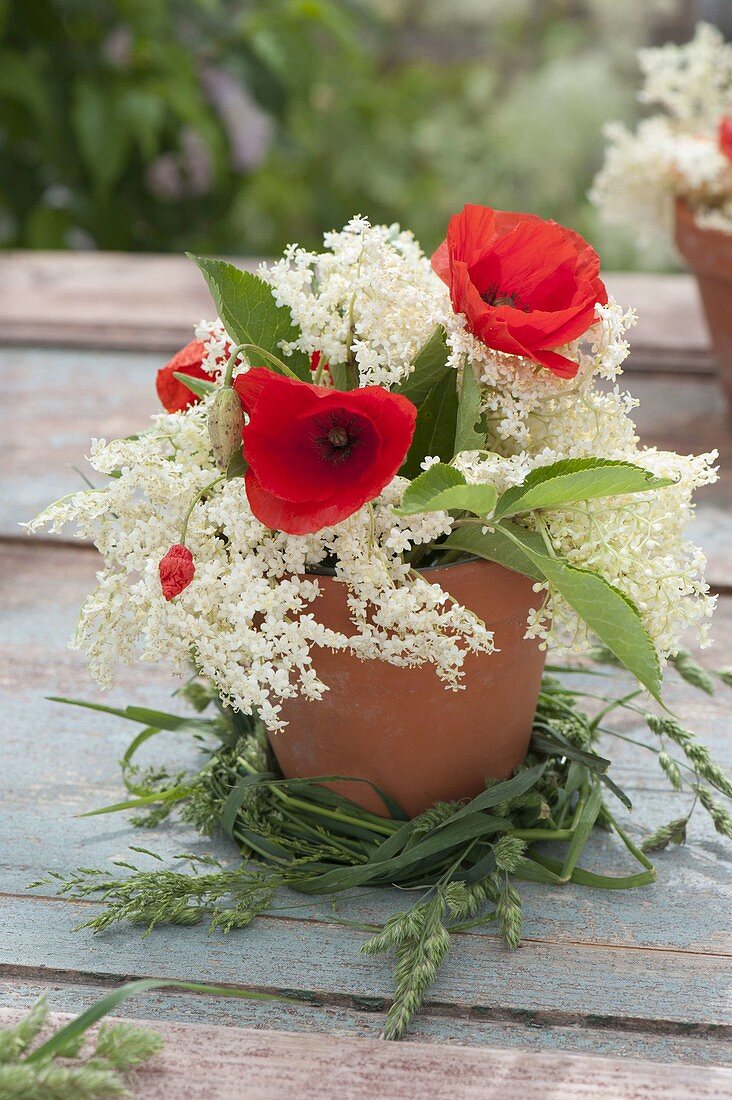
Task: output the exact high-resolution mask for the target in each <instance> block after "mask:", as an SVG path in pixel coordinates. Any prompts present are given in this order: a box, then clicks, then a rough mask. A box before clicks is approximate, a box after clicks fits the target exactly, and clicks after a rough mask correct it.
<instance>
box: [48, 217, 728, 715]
mask: <svg viewBox="0 0 732 1100" xmlns="http://www.w3.org/2000/svg"><path fill="white" fill-rule="evenodd" d="M197 262H198V264H199V266H200V267H201V269H202V271H203V273H204V275H205V277H206V279H207V281H208V284H209V287H210V288H211V291H212V294H213V297H214V300H215V302H216V305H217V307H218V311H219V315H220V319H218V320H215V321H213V322H201V324H199V325H198V326H197V329H196V339H195V340H194V341H193V342H192V343H191V344H189V345H187V347H185V348H184V349H183V350H182V351H181V352H179V353H178V354H177V355H176V356H175V357H174V358H173V359H172V360H171V362H170V363H169V364H168V365H167V366H166V367H164V368H163V369H162V370H161V371H160V373H159V375H158V379H157V389H158V394H159V396H160V398H161V400H162V402H163V404H164V406H165V409H166V412H165V413H162V414H158V415H156V416H155V417H154V418H153V423H152V426H151V427H149V428H148V429H147V430H145V431H143V432H141V433H139V434H138V435H135V436H133V437H131V438H128V439H122V440H115V441H113V442H106V441H104V440H96V441H95V442H94V444H93V447H92V451H91V456H90V461H91V464H92V466H93V467H94V469H95V470H97V471H98V472H99V473H100V474H102V475H104V476H105V477H106V478H107V482H106V484H105V485H104V487H103V488H101V489H93V490H92V489H90V490H84V491H81V492H79V493H76V494H74V495H73V496H71V497H69V498H66V499H64V500H62V501H60V502H58V503H57V504H54V505H52V506H51V507H50V508H49V509H48V510H47V511H46V512H45V513H44V514H42V515H41V516H40V517H39V518H38V519H36V520H35V521H34V522H33V524H32V527H33V528H34V529H37V528H39V527H42V526H51V527H52V528H53V529H58V528H59V527H61V526H62V525H65V524H68V523H74V524H75V530H76V534H77V535H79V536H80V537H84V538H89V539H91V540H93V542H94V543H95V545H96V546H97V547H98V549H99V550H100V552H101V554H102V556H103V558H104V568H103V570H102V571H101V573H100V574H99V586H98V588H97V590H96V591H95V592H94V593H93V594H92V595H91V596H90V597H89V599H88V601H87V602H86V604H85V606H84V608H83V610H82V613H81V618H80V621H79V625H78V630H77V633H76V638H75V643H74V644H75V645H76V646H78V647H79V648H81V649H82V650H83V651H84V653H85V654H86V656H87V658H88V660H89V663H90V666H91V669H92V672H93V674H94V675H95V677H96V678H97V679H98V681H99V682H100V683H102V684H109V683H110V682H111V679H112V673H113V669H114V666H115V664H117V663H118V662H120V661H121V662H126V663H134V662H136V661H138V660H143V661H152V662H157V661H161V660H164V661H167V662H170V663H171V664H172V665H173V666H174V667H175V668H176V669H177V670H178V671H179V672H181V673H183V672H184V671H185V670H187V669H188V668H189V666H190V662H191V661H193V662H194V665H195V667H196V669H197V670H198V672H199V673H200V675H201V676H203V677H204V678H206V679H207V680H209V681H211V682H212V683H213V684H214V685H215V686H216V689H217V691H218V693H219V695H220V696H221V698H222V699H223V700H224V701H225V702H226V703H228V704H230V705H231V706H232V707H233V708H234V709H236V710H239V711H241V712H244V713H247V714H248V713H251V712H252V711H253V710H256V711H257V712H258V714H259V715H260V717H261V719H262V721H263V722H264V723H265V725H266V726H267V728H268V729H269V730H271V731H273V732H274V731H277V730H279V729H281V728H282V727H283V725H284V722H285V719H284V718H283V704H284V709H285V710H286V709H287V706H286V704H287V702H288V701H289V700H291V699H292V698H293V697H296V696H304V697H305V698H306V699H308V700H318V699H320V698H321V697H322V696H323V695H324V693H326V692H327V691H328V689H329V685H328V683H326V682H324V681H323V680H322V679H321V677H320V676H319V674H318V667H317V666H318V662H317V659H316V658H315V656H314V654H315V653H316V652H317V651H318V650H320V649H330V650H335V651H344V652H348V653H349V654H352V655H353V656H354V657H355V658H357V659H360V660H362V661H367V662H386V663H387V664H390V665H396V666H400V667H405V666H421V665H429V666H431V667H432V668H433V669H434V674H435V676H436V677H437V678H438V679H439V680H441V681H442V682H443V684H444V686H445V689H446V690H448V691H451V690H453V691H454V690H458V691H459V690H460V689H461V688H463V687H464V685H465V681H464V676H463V672H464V664H465V661H466V658H467V657H468V655H470V654H474V653H485V654H490V651H491V649H492V648H493V646H494V643H493V638H492V632H491V622H490V621H481V620H479V619H478V618H477V617H476V615H475V614H474V612H473V609H471V608H470V607H469V606H463V605H462V604H460V603H458V602H456V601H455V600H454V599H451V598H450V592H449V587H445V588H443V587H442V586H441V584H439V583H436V582H435V581H434V580H432V579H431V574H430V573H429V572H427V571H426V567H427V566H430V565H434V564H439V563H440V562H456V561H459V560H460V559H461V558H469V557H476V556H477V557H480V558H482V559H487V560H488V561H491V562H496V563H500V564H501V565H502V566H505V567H506V568H507V569H509V570H513V571H517V572H518V573H520V574H524V575H526V576H528V577H529V578H530V579H531V581H532V583H533V593H532V596H533V598H532V600H531V603H532V607H531V610H530V612H529V614H528V616H527V620H526V623H525V633H526V636H527V639H532V638H533V639H539V640H540V643H541V645H542V646H544V645H550V646H551V647H553V648H561V649H562V650H570V651H572V652H581V651H583V650H585V649H586V648H587V647H588V646H590V645H591V644H593V643H594V642H595V641H596V640H597V638H599V639H600V640H601V641H602V642H603V643H604V645H606V646H607V647H608V649H610V650H611V651H612V652H613V653H614V654H615V656H616V657H617V658H618V660H620V661H621V662H623V663H624V664H626V666H627V667H628V668H629V669H630V670H631V671H632V672H633V673H634V674H635V675H636V676H637V677H638V679H639V680H640V681H641V682H642V683H643V684H644V685H645V686H646V687H647V688H648V689H649V690H650V691H651V693H652V694H654V695H658V692H659V689H660V678H661V663H662V662H663V660H664V659H665V658H666V657H667V656H668V654H671V653H675V652H676V650H677V649H678V647H679V639H680V636H681V634H682V632H684V631H685V630H687V628H689V627H693V628H695V629H697V630H698V632H699V634H700V637H701V638H702V640H703V638H704V636H705V633H706V629H707V623H708V619H709V616H710V614H711V612H712V608H713V598H712V597H710V596H709V594H708V590H707V586H706V584H705V582H704V578H703V568H704V558H703V555H702V553H701V551H700V550H699V549H697V548H696V547H694V546H693V545H691V544H690V543H689V542H688V541H687V540H686V535H685V528H686V525H687V522H688V520H689V518H690V515H691V498H692V493H693V491H694V490H695V489H696V488H698V487H699V486H701V485H705V484H708V483H709V482H711V481H713V480H714V479H715V472H714V469H713V466H712V462H713V459H714V457H715V456H714V455H703V456H701V457H698V458H693V457H682V456H680V455H676V454H671V453H668V452H663V451H659V450H656V449H655V448H646V447H643V446H641V445H640V443H639V441H638V438H637V435H636V432H635V427H634V425H633V421H632V419H631V416H630V414H631V411H632V409H633V406H634V401H633V399H632V398H631V397H630V396H629V395H628V393H626V392H624V391H622V390H621V389H620V388H619V386H618V384H617V378H618V375H619V374H620V370H621V364H622V362H623V360H624V359H625V357H626V354H627V351H628V345H627V343H626V339H625V333H626V329H627V327H628V325H629V324H630V323H631V322H632V319H633V317H632V314H631V313H627V312H624V311H623V309H622V308H621V307H620V306H618V305H617V304H616V303H615V302H613V301H611V300H609V299H608V295H607V292H606V290H605V287H604V285H603V283H602V281H601V279H600V275H599V260H598V257H597V255H596V253H595V252H594V251H593V249H592V248H590V246H589V245H588V244H587V243H586V242H585V241H584V240H582V238H581V237H579V236H578V235H577V234H575V233H573V232H571V231H570V230H567V229H564V228H562V227H560V226H558V225H556V224H555V223H553V222H546V221H542V220H541V219H539V218H537V217H534V216H532V215H526V214H513V213H506V212H501V211H495V210H492V209H489V208H484V207H476V206H467V207H465V209H464V210H463V212H462V213H460V214H458V215H456V216H455V217H453V219H452V220H451V222H450V225H449V227H448V233H447V239H446V241H445V242H444V243H443V245H442V246H441V247H440V248H439V249H438V250H437V252H436V253H435V255H434V256H433V257H432V260H431V261H430V260H429V259H427V258H426V257H425V256H424V255H423V254H422V252H421V250H420V248H419V246H418V244H417V243H416V241H415V240H414V238H413V237H412V236H411V235H410V234H409V233H405V232H400V231H399V230H398V229H397V228H395V227H390V228H389V227H384V226H376V227H372V226H370V225H369V224H368V222H366V221H365V220H364V219H363V218H358V217H357V218H354V219H353V220H352V221H351V222H350V223H349V224H348V225H347V226H346V227H345V229H344V230H343V231H342V232H338V233H329V234H327V235H326V238H325V251H323V252H322V253H319V254H316V253H312V252H307V251H305V250H303V249H301V248H298V247H294V246H293V247H290V248H289V249H288V250H287V252H286V254H285V256H284V257H283V258H282V259H281V260H280V261H278V262H277V263H275V264H273V265H272V266H271V267H268V268H267V267H265V268H262V270H261V271H260V273H259V275H258V276H255V275H252V274H248V273H246V272H243V271H240V270H238V269H236V268H235V267H233V266H232V265H231V264H229V263H225V262H223V261H217V260H205V259H201V260H198V261H197ZM324 567H325V568H326V569H330V570H331V571H332V572H333V574H334V577H335V579H336V581H337V582H338V583H339V585H340V586H341V587H342V590H343V592H344V593H345V598H346V600H347V607H348V623H347V626H345V628H344V629H342V630H336V629H333V628H331V627H329V626H327V625H324V624H323V623H322V622H321V621H320V619H319V615H318V605H319V597H320V594H321V584H322V582H321V581H320V579H319V577H318V572H320V571H322V570H323V568H324ZM439 576H440V577H443V576H444V578H445V584H446V585H447V583H448V582H447V578H448V577H449V573H448V572H447V571H446V570H445V571H444V572H443V571H441V572H440V574H439ZM496 656H497V655H496ZM488 665H489V662H488V663H487V664H486V667H488ZM373 670H374V671H373V675H374V678H375V679H374V682H375V683H378V676H379V673H378V665H377V664H375V663H374V664H373Z"/></svg>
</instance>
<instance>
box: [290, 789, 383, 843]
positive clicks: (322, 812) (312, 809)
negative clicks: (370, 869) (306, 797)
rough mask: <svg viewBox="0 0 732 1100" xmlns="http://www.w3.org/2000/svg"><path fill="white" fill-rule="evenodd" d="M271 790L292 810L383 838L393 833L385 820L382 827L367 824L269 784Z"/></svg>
mask: <svg viewBox="0 0 732 1100" xmlns="http://www.w3.org/2000/svg"><path fill="white" fill-rule="evenodd" d="M271 790H272V793H273V794H275V795H276V796H277V798H279V799H280V801H281V802H285V803H286V804H287V805H288V806H292V807H293V808H294V809H298V810H307V811H308V812H309V813H312V814H317V815H319V816H321V817H327V818H329V819H330V820H331V821H343V822H344V823H345V824H346V825H356V826H358V827H359V828H362V829H364V828H368V829H371V830H372V831H373V832H375V833H383V835H384V836H391V834H392V833H393V832H394V831H395V830H394V827H393V826H391V825H388V824H387V821H386V818H385V819H384V824H383V825H381V824H377V823H376V822H375V821H370V822H368V823H367V822H365V821H364V820H363V819H362V818H357V817H350V816H349V815H348V814H343V813H340V811H338V810H328V809H326V808H325V807H324V806H314V805H313V804H312V802H304V801H303V800H302V799H300V798H293V796H292V795H291V794H286V793H285V792H284V791H282V790H279V789H278V788H277V787H276V786H275V785H274V784H271Z"/></svg>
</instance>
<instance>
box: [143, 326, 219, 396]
mask: <svg viewBox="0 0 732 1100" xmlns="http://www.w3.org/2000/svg"><path fill="white" fill-rule="evenodd" d="M194 344H195V345H196V346H197V347H199V348H203V344H201V343H200V342H199V341H197V340H194V341H193V342H192V343H191V344H188V345H187V347H185V348H183V349H182V350H181V351H179V352H178V354H177V355H174V356H173V358H172V359H171V360H170V362H169V363H166V364H165V366H164V367H161V368H160V370H159V371H158V374H157V378H156V379H155V389H156V390H157V394H158V397H159V398H160V404H161V405H162V406H163V408H164V409H165V411H166V412H169V413H174V412H181V411H182V410H183V409H188V408H190V406H191V405H197V404H198V402H199V401H200V400H201V399H200V397H198V396H197V395H196V394H195V393H193V392H192V391H191V390H189V389H188V387H187V386H184V384H183V383H182V382H179V381H178V379H177V378H174V377H173V375H174V374H175V373H178V374H187V375H188V376H189V377H190V378H202V379H205V380H206V381H208V382H213V380H214V375H213V374H210V373H209V372H208V371H206V370H203V368H202V367H201V361H200V357H199V359H198V360H194V359H193V358H192V356H184V355H183V353H184V352H186V351H187V349H189V348H192V347H193V346H194Z"/></svg>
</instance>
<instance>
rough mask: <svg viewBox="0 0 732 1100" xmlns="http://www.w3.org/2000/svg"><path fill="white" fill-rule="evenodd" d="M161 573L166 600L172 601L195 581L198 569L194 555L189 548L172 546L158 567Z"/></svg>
mask: <svg viewBox="0 0 732 1100" xmlns="http://www.w3.org/2000/svg"><path fill="white" fill-rule="evenodd" d="M158 571H159V573H160V585H161V587H162V589H163V595H164V596H165V598H166V600H172V599H173V597H174V596H177V595H178V594H179V593H180V592H182V591H183V589H184V588H187V587H188V585H189V584H190V583H191V581H192V580H193V578H194V576H195V573H196V567H195V565H194V564H193V554H192V553H191V552H190V550H189V549H188V547H187V546H181V544H180V543H176V544H175V546H171V548H170V550H168V552H167V554H166V555H165V556H164V557H162V558H161V559H160V564H159V565H158Z"/></svg>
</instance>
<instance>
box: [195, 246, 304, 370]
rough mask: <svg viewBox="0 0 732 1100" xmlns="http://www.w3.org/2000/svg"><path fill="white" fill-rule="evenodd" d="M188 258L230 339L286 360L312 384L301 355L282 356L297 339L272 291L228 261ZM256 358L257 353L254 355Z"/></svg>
mask: <svg viewBox="0 0 732 1100" xmlns="http://www.w3.org/2000/svg"><path fill="white" fill-rule="evenodd" d="M188 256H189V258H190V259H191V260H193V262H194V263H195V264H197V265H198V267H199V268H200V269H201V271H202V272H203V277H204V278H205V280H206V282H207V283H208V289H209V290H210V291H211V297H212V298H213V300H214V304H215V305H216V308H217V310H218V312H219V316H220V317H221V320H222V321H223V322H224V326H225V328H226V331H227V332H228V334H229V336H231V338H232V340H234V341H235V343H237V344H257V345H258V346H259V347H261V348H264V350H265V351H268V352H271V353H272V354H273V355H276V356H279V357H282V358H283V362H285V363H286V364H287V366H288V367H289V368H290V369H291V370H292V371H293V372H294V373H295V374H296V375H297V376H298V378H300V379H302V380H304V381H306V382H309V381H310V380H311V373H310V360H309V359H308V357H307V356H306V355H305V354H304V352H301V351H294V352H292V354H291V355H287V356H283V353H282V348H281V347H280V345H281V344H282V343H284V342H287V343H290V342H291V341H293V340H296V339H297V337H298V334H299V333H298V329H297V327H296V326H295V325H294V324H293V323H292V317H291V316H290V311H289V309H287V307H286V306H278V305H277V303H276V302H275V300H274V296H273V294H272V288H271V287H270V286H268V285H267V283H265V281H264V280H263V279H260V278H259V276H258V275H252V273H251V272H250V271H242V270H241V269H240V268H238V267H235V266H234V264H230V263H228V262H227V261H226V260H210V259H207V258H206V257H205V256H193V255H191V253H188ZM252 354H256V353H252Z"/></svg>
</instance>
